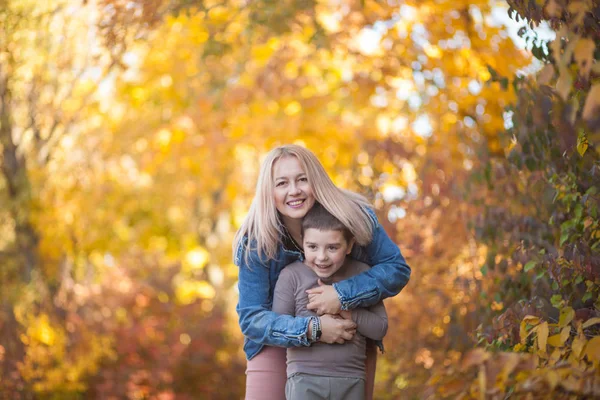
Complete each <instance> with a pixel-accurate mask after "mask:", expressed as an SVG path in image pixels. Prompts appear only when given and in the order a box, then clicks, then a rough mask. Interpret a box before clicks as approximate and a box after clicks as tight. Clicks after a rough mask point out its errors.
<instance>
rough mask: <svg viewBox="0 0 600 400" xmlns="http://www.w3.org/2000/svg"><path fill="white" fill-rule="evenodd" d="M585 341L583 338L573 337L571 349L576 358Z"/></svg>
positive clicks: (579, 355)
mask: <svg viewBox="0 0 600 400" xmlns="http://www.w3.org/2000/svg"><path fill="white" fill-rule="evenodd" d="M585 343H586V340H585V339H583V338H579V337H576V338H575V339H573V344H572V345H571V350H572V351H573V354H574V355H575V356H576V357H577V358H580V357H581V351H582V350H583V348H584V347H585Z"/></svg>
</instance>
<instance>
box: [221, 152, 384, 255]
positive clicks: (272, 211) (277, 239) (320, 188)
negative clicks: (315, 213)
mask: <svg viewBox="0 0 600 400" xmlns="http://www.w3.org/2000/svg"><path fill="white" fill-rule="evenodd" d="M286 157H296V158H297V159H298V161H299V162H300V165H301V167H302V169H303V170H304V172H305V173H306V176H307V178H308V182H309V183H310V185H311V187H312V190H313V194H314V196H315V200H316V201H318V202H319V203H320V204H321V205H322V206H323V207H324V208H325V209H326V210H327V211H329V212H330V213H331V214H332V215H333V216H335V217H336V218H337V219H339V220H340V221H341V222H342V223H343V224H344V225H345V226H346V227H347V228H348V229H349V230H350V232H351V233H352V235H353V236H354V238H355V239H356V243H358V244H359V245H366V244H368V243H370V242H371V240H372V237H373V220H372V219H371V218H370V217H369V215H368V214H367V212H366V209H365V208H370V207H371V205H370V203H369V202H368V201H367V199H366V198H365V197H364V196H361V195H359V194H357V193H353V192H350V191H348V190H343V189H340V188H338V187H337V186H335V184H334V183H333V181H332V180H331V178H329V175H327V172H326V171H325V168H323V165H322V164H321V163H320V162H319V160H318V159H317V157H316V156H315V155H314V154H313V153H312V152H311V151H310V150H308V149H306V148H304V147H301V146H298V145H294V144H289V145H285V146H280V147H276V148H274V149H273V150H271V151H270V152H269V153H268V154H267V157H266V158H265V160H264V161H263V163H262V165H261V168H260V173H259V175H258V182H257V183H256V193H255V195H254V199H253V200H252V205H251V206H250V210H249V211H248V215H247V216H246V219H245V220H244V222H243V223H242V226H241V227H240V229H239V230H238V231H237V233H236V235H235V238H234V240H233V251H234V257H235V253H236V251H238V250H239V246H241V245H243V239H244V238H245V237H247V242H246V243H247V246H252V247H253V248H255V249H256V250H257V251H258V254H259V256H260V257H261V258H263V259H264V257H266V258H267V259H268V260H271V259H275V257H276V256H277V246H278V245H279V244H280V243H281V237H282V236H283V235H284V227H283V222H282V221H281V219H280V218H279V215H278V213H277V208H276V206H275V200H274V198H273V167H274V165H275V163H276V162H277V161H278V160H279V159H281V158H286ZM244 250H245V251H244V253H245V257H246V261H247V260H248V258H247V257H248V250H249V247H247V248H246V249H244Z"/></svg>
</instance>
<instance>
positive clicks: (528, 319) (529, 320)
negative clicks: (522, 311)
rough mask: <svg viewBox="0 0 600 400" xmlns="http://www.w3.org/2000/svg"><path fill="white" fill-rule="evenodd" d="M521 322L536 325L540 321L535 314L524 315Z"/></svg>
mask: <svg viewBox="0 0 600 400" xmlns="http://www.w3.org/2000/svg"><path fill="white" fill-rule="evenodd" d="M523 322H527V323H528V324H529V325H537V324H539V323H540V319H539V318H538V317H536V316H535V315H526V316H525V317H524V318H523Z"/></svg>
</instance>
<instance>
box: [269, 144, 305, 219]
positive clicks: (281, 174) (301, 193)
mask: <svg viewBox="0 0 600 400" xmlns="http://www.w3.org/2000/svg"><path fill="white" fill-rule="evenodd" d="M273 186H274V190H273V196H274V197H275V206H276V207H277V211H279V212H280V213H281V215H282V216H283V217H284V218H285V217H287V218H292V219H301V218H304V216H305V215H306V213H307V212H308V210H310V209H311V208H312V206H313V205H314V204H315V197H314V195H313V190H312V186H311V185H310V183H309V182H308V177H307V176H306V173H305V172H304V170H303V169H302V166H301V165H300V162H299V161H298V159H297V158H296V157H294V156H287V157H282V158H280V159H279V160H277V161H276V162H275V165H274V166H273Z"/></svg>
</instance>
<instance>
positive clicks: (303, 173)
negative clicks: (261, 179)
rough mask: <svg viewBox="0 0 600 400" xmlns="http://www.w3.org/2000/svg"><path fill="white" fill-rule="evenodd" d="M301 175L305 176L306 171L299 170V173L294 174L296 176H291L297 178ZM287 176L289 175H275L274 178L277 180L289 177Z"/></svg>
mask: <svg viewBox="0 0 600 400" xmlns="http://www.w3.org/2000/svg"><path fill="white" fill-rule="evenodd" d="M301 176H306V172H301V173H299V174H298V175H296V176H292V177H291V178H295V179H298V178H299V177H301ZM289 178H290V177H288V176H276V177H275V180H276V181H277V180H280V179H289Z"/></svg>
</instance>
